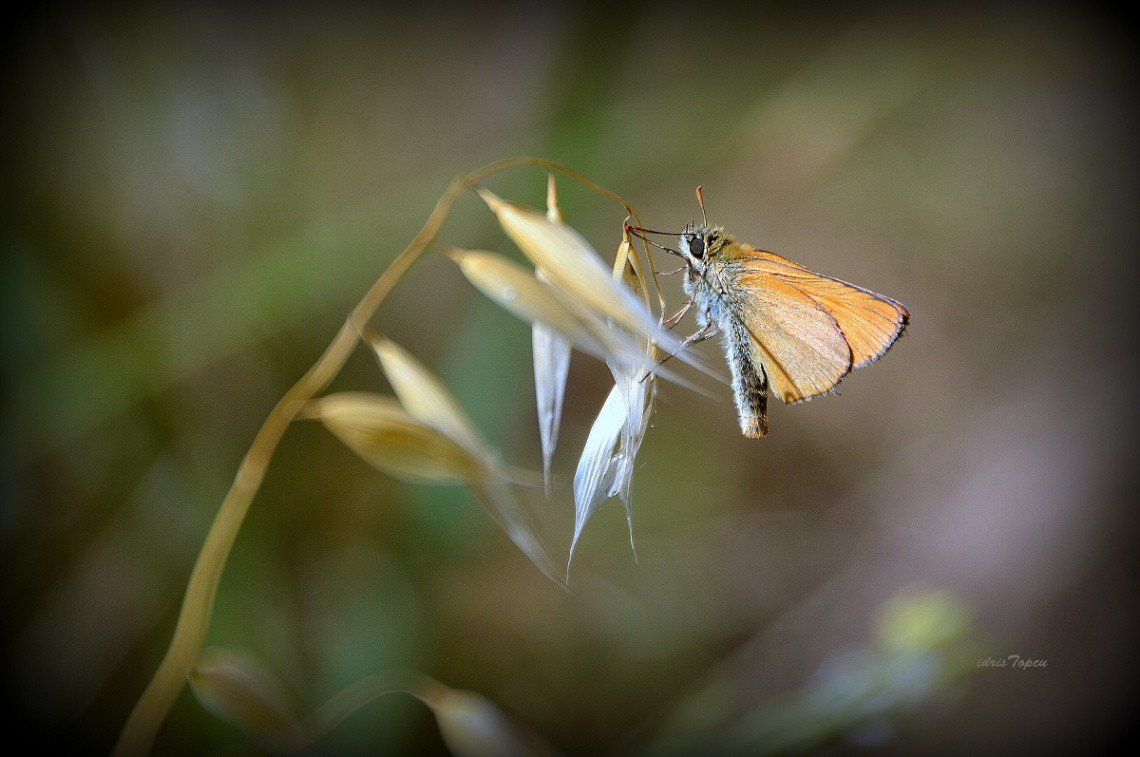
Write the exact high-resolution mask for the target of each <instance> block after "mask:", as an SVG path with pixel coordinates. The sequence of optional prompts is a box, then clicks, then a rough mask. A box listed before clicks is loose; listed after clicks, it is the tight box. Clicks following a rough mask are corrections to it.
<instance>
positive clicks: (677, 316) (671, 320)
mask: <svg viewBox="0 0 1140 757" xmlns="http://www.w3.org/2000/svg"><path fill="white" fill-rule="evenodd" d="M692 308H693V301H692V300H689V301H688V302H686V303H685V305H684V307H682V308H681V309H680V310H678V311H677V312H676V313H674V314H673V315H671V316H669V317H668V318H666V319H665V320H664V321H662V322H661V325H662V326H663V327H665V328H667V329H671V328H673V327H674V326H676V325H677V322H678V321H679V320H681V319H682V318H684V317H685V313H687V312H689V311H690V310H692Z"/></svg>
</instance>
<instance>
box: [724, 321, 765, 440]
mask: <svg viewBox="0 0 1140 757" xmlns="http://www.w3.org/2000/svg"><path fill="white" fill-rule="evenodd" d="M720 329H721V334H722V338H723V342H724V351H725V354H726V356H727V357H728V365H729V367H730V368H731V369H732V391H733V394H735V396H736V410H737V412H738V414H739V415H740V430H741V431H742V432H743V433H744V435H745V436H747V437H749V438H750V439H756V438H758V437H761V436H767V434H768V379H767V377H766V376H765V374H764V368H763V367H762V366H761V365H760V362H759V361H758V360H757V359H756V355H755V351H754V350H753V349H752V338H751V337H750V336H749V334H748V330H747V329H746V328H744V325H743V324H741V323H740V322H739V321H738V320H736V319H735V318H732V317H729V318H724V319H722V320H721V322H720Z"/></svg>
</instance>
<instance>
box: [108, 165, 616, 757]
mask: <svg viewBox="0 0 1140 757" xmlns="http://www.w3.org/2000/svg"><path fill="white" fill-rule="evenodd" d="M516 165H533V166H539V167H542V168H545V169H548V170H550V169H553V170H558V171H561V172H562V173H565V174H566V175H567V176H569V177H571V178H573V179H575V180H577V181H579V182H581V183H583V184H585V185H586V186H587V187H589V188H591V189H593V190H595V191H597V192H600V193H601V194H603V195H606V196H607V197H610V198H612V199H615V200H616V201H617V202H619V203H621V205H622V206H623V207H625V208H626V210H627V212H629V213H630V214H632V210H631V209H630V207H629V205H627V204H626V203H625V202H624V201H623V200H622V199H621V198H619V197H617V196H616V195H614V194H613V193H611V192H608V191H606V190H604V189H602V188H601V187H598V186H597V185H595V184H593V183H592V182H590V181H588V180H586V179H584V178H583V177H581V176H579V175H578V174H576V173H574V172H573V171H570V170H568V169H566V168H563V167H562V166H559V165H557V164H556V163H552V162H551V161H548V160H542V159H539V158H508V159H506V160H501V161H498V162H495V163H491V164H489V165H487V166H484V167H483V168H480V169H479V170H477V171H474V172H472V173H470V174H468V175H467V176H464V177H461V178H459V179H456V180H454V181H452V183H451V184H450V185H448V187H447V189H446V190H444V193H443V194H442V195H441V196H440V198H439V201H438V202H436V205H435V208H434V209H433V210H432V213H431V215H430V216H429V217H428V219H427V221H426V222H425V223H424V225H423V228H421V229H420V232H419V233H418V234H417V235H416V236H415V238H414V239H413V240H412V242H411V243H410V244H409V245H408V246H407V248H405V249H404V251H403V252H401V253H400V254H399V255H398V256H397V257H396V259H395V260H393V261H392V263H391V265H389V266H388V268H387V269H386V270H385V271H384V273H382V274H381V275H380V278H379V279H377V280H376V283H374V284H373V285H372V288H371V289H369V290H368V292H367V293H366V294H365V295H364V297H363V299H361V301H360V303H359V304H357V306H356V307H355V308H353V310H352V312H351V313H350V314H349V316H348V318H347V320H346V321H345V323H344V325H343V326H341V328H340V330H339V331H338V332H337V334H336V336H335V337H334V338H333V340H332V342H331V343H330V344H329V346H328V347H327V348H326V349H325V351H324V354H322V355H321V356H320V358H319V359H318V360H317V361H316V363H314V364H313V366H312V367H311V368H309V370H308V371H307V372H306V373H305V375H304V376H302V377H301V379H300V380H299V381H298V382H297V383H296V384H294V385H293V387H292V388H291V389H289V391H288V392H286V393H285V395H284V396H283V397H282V398H281V400H280V401H278V403H277V405H276V406H274V408H273V410H272V411H270V413H269V416H268V417H267V418H266V419H265V422H264V423H263V424H262V426H261V429H260V430H259V431H258V432H257V435H256V436H255V437H254V439H253V443H252V444H251V445H250V448H249V451H248V452H246V454H245V457H244V458H242V461H241V465H240V466H239V467H238V471H237V474H236V476H235V477H234V482H233V484H232V485H231V486H230V490H229V492H228V493H227V494H226V496H225V499H223V500H222V504H221V507H220V508H219V509H218V514H217V515H216V516H215V517H214V522H213V524H212V525H211V526H210V530H209V532H208V533H207V534H206V541H205V543H204V544H203V545H202V550H201V551H200V552H199V553H198V559H197V561H196V562H195V564H194V568H193V570H192V571H191V573H190V580H189V583H188V584H187V586H186V594H185V596H184V597H183V600H182V608H181V609H180V610H179V613H178V620H177V622H176V624H175V627H174V635H173V638H172V639H171V641H170V646H169V647H168V648H167V650H166V655H165V656H164V657H163V659H162V662H161V663H160V664H159V667H158V670H157V671H155V674H154V677H153V678H151V681H150V683H149V684H148V685H147V687H146V689H145V690H144V691H143V694H142V696H141V697H140V698H139V700H138V702H137V703H135V707H134V709H133V710H132V711H131V714H130V717H128V718H127V722H126V724H125V725H124V726H123V730H122V733H120V734H119V741H118V743H117V744H116V745H115V751H114V755H115V757H135V756H136V755H145V754H147V753H148V752H149V751H150V748H151V746H152V744H153V743H154V739H155V736H156V735H157V733H158V729H159V727H160V726H161V725H162V722H163V721H164V720H165V719H166V716H167V714H168V713H169V712H170V708H171V707H172V706H173V705H174V702H175V700H176V699H177V698H178V694H179V693H180V692H181V691H182V687H183V685H185V683H186V677H187V676H188V675H189V673H190V671H191V670H192V669H193V667H194V665H195V664H196V662H197V660H198V657H199V655H200V654H201V651H202V647H203V645H204V644H205V641H206V633H207V631H208V630H209V626H210V616H211V613H212V611H213V607H214V598H215V596H216V594H217V590H218V583H219V581H220V580H221V576H222V571H223V569H224V568H225V565H226V560H227V559H228V558H229V554H230V550H231V549H232V548H233V545H234V541H235V540H236V539H237V534H238V531H239V530H240V529H241V525H242V522H243V521H244V520H245V516H246V513H247V512H248V511H249V507H250V505H251V504H252V503H253V498H254V496H255V495H256V494H257V491H258V489H259V488H260V487H261V482H262V481H263V480H264V478H265V473H266V470H267V469H268V468H269V462H270V460H271V459H272V458H273V453H274V452H275V451H276V449H277V445H278V444H279V443H280V441H281V438H282V437H283V436H284V435H285V431H286V429H287V428H288V427H289V424H290V423H292V422H293V420H295V419H296V418H297V415H298V413H299V412H300V410H301V408H302V407H303V406H304V405H305V403H306V402H308V401H309V400H310V399H312V398H313V396H314V395H316V394H317V392H320V391H321V390H323V389H324V388H325V387H326V386H328V385H329V383H330V382H331V381H332V380H333V379H334V378H335V377H336V375H337V373H338V372H339V371H340V369H341V368H342V367H343V366H344V363H345V361H346V360H347V359H348V357H349V355H351V354H352V351H353V350H354V349H355V347H356V345H357V343H358V340H359V338H360V335H361V333H362V331H363V330H364V328H365V326H366V325H367V324H368V322H369V320H371V318H372V316H373V315H374V314H375V312H376V309H377V308H378V307H380V304H381V303H382V302H383V301H384V298H385V297H387V296H388V294H389V293H390V292H391V291H392V289H393V288H394V287H395V286H396V284H397V283H399V281H400V280H401V279H402V278H403V276H404V274H405V273H407V271H408V269H410V268H411V267H412V265H413V264H414V263H415V262H416V261H417V260H418V259H419V258H420V256H421V255H422V254H423V252H424V250H425V249H427V246H428V245H429V244H430V243H431V242H432V240H434V239H435V236H436V235H437V234H438V233H439V230H440V228H441V227H442V226H443V222H444V221H445V220H446V218H447V215H448V213H449V212H450V211H451V206H452V205H454V204H455V201H456V200H457V199H458V198H459V196H460V195H461V194H462V193H463V192H464V191H465V190H466V189H468V188H469V187H471V186H472V185H473V184H475V183H477V182H479V181H481V180H483V179H485V178H486V177H488V176H491V175H492V174H495V173H498V172H499V171H502V170H504V169H506V168H511V167H513V166H516Z"/></svg>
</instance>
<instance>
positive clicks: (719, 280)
mask: <svg viewBox="0 0 1140 757" xmlns="http://www.w3.org/2000/svg"><path fill="white" fill-rule="evenodd" d="M697 199H698V201H699V202H700V205H701V215H702V218H703V219H704V222H703V223H702V224H701V225H699V226H698V225H695V224H690V225H689V226H686V227H685V229H684V230H683V231H682V232H681V233H680V235H679V237H678V243H677V246H678V249H676V250H672V249H669V248H666V247H662V246H661V245H656V246H658V247H661V248H662V249H665V250H667V251H668V252H670V253H673V254H674V255H678V256H680V257H681V258H683V259H684V261H685V265H684V266H683V267H682V268H680V269H678V271H676V272H680V271H684V274H685V278H684V284H683V286H684V290H685V294H686V295H687V296H688V301H687V302H686V303H685V305H684V306H683V307H682V308H681V310H680V311H678V312H677V313H676V314H674V315H673V316H671V317H670V318H668V319H666V321H665V324H666V325H667V326H670V327H672V326H673V325H675V324H676V323H677V322H678V321H680V319H681V318H682V317H683V316H684V315H685V313H687V312H688V311H689V310H690V309H693V308H696V313H695V315H696V321H697V324H698V326H699V327H700V328H699V330H698V331H697V332H695V333H694V334H692V335H691V336H689V337H688V338H687V339H685V340H684V342H683V343H682V344H684V345H686V346H687V345H689V344H694V343H697V342H700V341H703V340H705V339H708V338H710V337H712V336H715V335H716V334H717V333H720V334H721V337H722V342H723V346H724V352H725V359H726V361H727V362H728V365H729V368H730V369H731V371H732V388H733V393H734V394H735V398H736V407H737V411H738V413H739V415H740V429H741V431H742V432H743V433H744V435H745V436H746V437H750V438H758V437H762V436H766V435H767V433H768V412H767V408H768V391H769V388H771V390H772V391H773V393H774V394H775V395H776V397H777V398H779V399H780V400H781V401H783V402H785V403H789V404H790V403H796V402H805V401H807V400H810V399H812V398H813V397H818V396H820V395H823V394H828V393H830V392H833V391H834V390H835V388H836V387H837V386H838V384H839V382H840V381H842V380H843V378H844V377H845V376H847V374H849V373H851V371H853V370H855V369H856V368H862V367H863V366H865V365H870V364H871V363H873V362H875V361H876V360H878V359H879V358H880V357H882V356H883V355H884V354H885V353H886V351H887V350H888V349H890V347H891V345H893V344H894V343H895V341H896V340H897V339H898V338H899V336H900V335H901V334H902V333H903V330H904V329H905V328H906V326H907V322H908V320H909V318H910V314H909V313H908V311H907V309H906V307H904V306H903V304H902V303H900V302H898V301H897V300H893V299H891V298H890V297H885V296H883V295H881V294H876V293H875V292H872V291H870V290H869V289H863V288H862V287H858V286H855V285H854V284H848V283H847V282H845V281H840V280H839V279H835V278H832V277H830V276H824V275H822V274H818V273H815V272H814V271H811V270H809V269H807V268H805V267H804V266H802V265H800V264H798V263H793V262H792V261H791V260H788V259H787V258H784V257H781V256H779V255H776V254H775V253H771V252H765V251H764V250H759V249H757V248H755V247H753V246H751V245H749V244H746V243H743V242H738V241H737V240H736V239H735V238H734V237H733V236H732V235H731V234H729V233H728V232H726V231H725V230H724V229H723V228H722V227H720V226H712V225H710V224H709V223H708V219H707V216H705V212H704V210H705V207H704V198H703V196H702V194H701V189H700V187H698V188H697ZM631 230H632V231H635V232H636V231H640V232H643V233H660V232H649V230H647V229H641V228H640V227H631ZM643 238H644V237H643ZM654 244H656V243H654Z"/></svg>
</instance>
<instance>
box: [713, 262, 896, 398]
mask: <svg viewBox="0 0 1140 757" xmlns="http://www.w3.org/2000/svg"><path fill="white" fill-rule="evenodd" d="M724 262H725V270H724V274H727V276H728V277H729V278H734V279H735V282H736V285H737V287H738V289H736V291H734V295H736V297H737V298H738V301H739V302H741V303H742V305H743V307H742V308H741V309H740V312H741V316H742V320H743V322H744V325H745V327H746V328H747V329H748V331H749V333H750V334H751V335H752V338H753V341H754V348H755V349H756V351H757V352H758V353H759V357H760V358H761V361H762V362H763V364H764V369H765V372H766V373H767V374H768V378H769V380H770V381H771V383H772V386H773V388H774V389H775V390H776V393H777V396H779V397H780V399H782V400H783V401H784V402H798V401H800V400H806V399H811V398H812V397H816V396H818V395H820V394H825V393H827V392H829V391H831V390H833V389H834V388H835V386H836V385H837V384H838V383H839V382H840V380H842V379H843V377H844V376H846V375H847V374H848V373H850V372H851V371H852V370H853V369H855V368H860V367H862V366H864V365H868V364H870V363H872V362H874V361H875V360H877V359H878V358H879V357H881V356H882V355H883V353H885V352H886V351H887V350H888V349H889V348H890V346H891V345H892V344H894V342H895V340H896V339H898V337H899V334H901V333H902V331H903V329H904V328H906V324H907V319H908V318H909V314H908V313H907V310H906V308H905V307H904V306H903V305H902V304H901V303H899V302H896V301H895V300H892V299H890V298H889V297H884V296H882V295H880V294H876V293H874V292H871V291H869V290H866V289H862V288H861V287H857V286H854V285H852V284H848V283H846V282H844V281H840V280H838V279H833V278H831V277H829V276H821V275H820V274H817V273H814V272H813V271H810V270H808V269H807V268H804V267H803V266H801V265H799V264H798V263H793V262H792V261H790V260H788V259H786V258H782V257H780V256H779V255H776V254H774V253H771V252H763V251H760V250H754V249H750V248H745V254H744V255H741V256H739V257H732V258H727V259H726V260H725V261H724ZM730 271H731V273H730Z"/></svg>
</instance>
